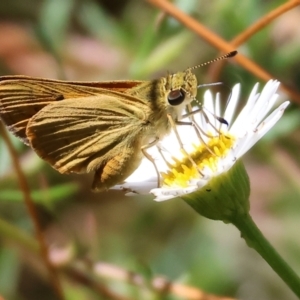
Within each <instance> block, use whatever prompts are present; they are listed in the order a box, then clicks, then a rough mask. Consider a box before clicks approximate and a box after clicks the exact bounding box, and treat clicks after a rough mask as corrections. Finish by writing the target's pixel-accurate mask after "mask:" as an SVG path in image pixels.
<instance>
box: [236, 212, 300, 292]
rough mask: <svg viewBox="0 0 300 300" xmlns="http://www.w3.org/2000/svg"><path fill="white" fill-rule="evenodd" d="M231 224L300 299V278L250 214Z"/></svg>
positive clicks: (238, 218)
mask: <svg viewBox="0 0 300 300" xmlns="http://www.w3.org/2000/svg"><path fill="white" fill-rule="evenodd" d="M231 223H232V224H233V225H235V226H236V227H237V228H238V229H239V230H240V232H241V234H242V238H244V239H245V241H246V243H247V245H248V246H249V247H251V248H253V249H254V250H256V251H257V252H258V253H259V254H260V255H261V256H262V257H263V259H264V260H265V261H266V262H267V263H268V264H269V266H270V267H271V268H272V269H273V270H274V271H275V272H276V273H277V274H278V276H279V277H280V278H281V279H282V280H283V281H284V282H285V283H286V284H287V285H288V286H289V287H290V289H291V290H292V291H293V292H294V293H295V294H296V295H297V296H298V297H299V298H300V278H299V276H298V275H297V274H296V273H295V272H294V271H293V270H292V269H291V268H290V266H289V265H288V264H287V263H286V262H285V261H284V260H283V259H282V257H281V256H280V255H279V254H278V253H277V251H276V250H275V249H274V248H273V247H272V246H271V244H270V243H269V242H268V241H267V240H266V238H265V237H264V236H263V234H262V233H261V231H260V230H259V228H258V227H257V226H256V224H255V223H254V221H253V219H252V218H251V216H250V215H249V214H246V215H243V216H240V217H237V218H236V219H235V220H232V221H231Z"/></svg>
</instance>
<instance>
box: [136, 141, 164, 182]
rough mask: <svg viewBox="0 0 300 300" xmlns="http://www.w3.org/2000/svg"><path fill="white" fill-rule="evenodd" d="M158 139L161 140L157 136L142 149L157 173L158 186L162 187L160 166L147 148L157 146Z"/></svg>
mask: <svg viewBox="0 0 300 300" xmlns="http://www.w3.org/2000/svg"><path fill="white" fill-rule="evenodd" d="M158 141H159V139H158V138H155V140H154V141H152V142H150V143H149V144H147V145H144V146H142V147H141V151H142V153H143V155H144V156H145V157H146V158H147V159H148V160H149V161H150V162H151V163H152V164H153V166H154V169H155V172H156V175H157V187H160V173H159V171H158V168H157V166H156V163H155V160H154V158H153V157H152V156H151V155H150V154H149V153H148V152H147V149H148V148H151V147H153V146H155V145H156V144H157V143H158Z"/></svg>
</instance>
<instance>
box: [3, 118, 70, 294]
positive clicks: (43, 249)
mask: <svg viewBox="0 0 300 300" xmlns="http://www.w3.org/2000/svg"><path fill="white" fill-rule="evenodd" d="M0 134H1V136H2V138H3V140H4V142H5V144H6V145H7V147H8V150H9V153H10V156H11V159H12V162H13V166H14V169H15V172H16V174H17V178H18V181H19V185H20V189H21V191H22V193H23V198H24V202H25V205H26V207H27V210H28V213H29V215H30V217H31V219H32V221H33V224H34V228H35V233H36V237H37V240H38V242H39V246H40V253H41V256H42V259H43V261H44V263H45V265H46V268H47V269H48V272H49V277H50V281H51V283H52V286H53V289H54V291H55V292H56V294H57V297H58V299H60V300H64V294H63V290H62V287H61V285H60V282H59V280H58V274H57V270H56V268H55V267H54V266H53V265H52V263H51V261H50V260H49V255H48V247H47V244H46V241H45V239H44V235H43V231H42V228H41V226H40V223H39V219H38V214H37V211H36V208H35V206H34V203H33V201H32V199H31V196H30V189H29V186H28V184H27V180H26V178H25V175H24V173H23V171H22V169H21V166H20V163H19V159H18V155H17V153H16V151H15V148H14V146H13V144H12V142H11V140H10V138H9V136H8V134H7V131H6V129H5V128H4V126H3V124H2V122H0Z"/></svg>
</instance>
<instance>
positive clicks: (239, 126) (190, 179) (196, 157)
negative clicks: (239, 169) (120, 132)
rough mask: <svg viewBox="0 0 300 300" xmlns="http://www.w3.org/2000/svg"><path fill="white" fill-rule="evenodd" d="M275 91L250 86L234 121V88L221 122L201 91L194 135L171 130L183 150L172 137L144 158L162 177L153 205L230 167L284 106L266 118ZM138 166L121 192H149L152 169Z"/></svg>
mask: <svg viewBox="0 0 300 300" xmlns="http://www.w3.org/2000/svg"><path fill="white" fill-rule="evenodd" d="M278 86H279V82H278V81H276V80H270V81H269V82H268V83H267V84H266V85H265V87H264V88H263V90H262V92H261V93H258V92H257V90H258V84H256V85H255V86H254V88H253V90H252V92H251V94H250V96H249V99H248V101H247V103H246V105H245V106H244V108H243V109H242V110H241V112H240V113H239V114H238V116H237V117H236V118H235V119H234V116H235V111H236V108H237V106H238V100H239V95H240V84H237V85H235V86H234V88H233V89H232V95H231V97H230V101H229V103H228V105H227V107H226V110H225V112H224V115H223V116H221V108H220V107H221V105H220V98H219V96H217V97H216V99H215V100H214V99H213V96H212V94H211V93H210V91H207V92H206V93H205V95H204V101H203V104H202V107H203V111H202V112H199V113H195V114H194V121H195V124H196V127H197V128H198V130H195V128H193V127H192V126H177V131H178V135H179V138H180V141H181V142H182V144H183V147H180V146H179V141H178V138H176V135H175V134H174V132H173V133H172V134H171V135H170V136H168V137H167V138H165V139H164V140H163V141H162V143H161V144H160V148H161V149H162V150H161V151H160V154H158V153H157V152H156V153H155V151H156V150H155V149H152V152H150V154H151V155H152V157H154V159H155V162H156V165H157V167H158V169H159V170H160V171H161V175H162V180H161V182H162V184H161V187H160V188H154V189H152V190H151V193H152V194H153V195H155V197H156V198H155V200H156V201H164V200H168V199H172V198H175V197H183V196H184V195H187V194H189V193H192V192H195V191H197V190H199V189H201V188H202V187H204V186H206V185H207V184H208V183H209V182H210V181H211V180H212V178H215V177H218V176H219V175H221V174H223V173H225V172H227V171H228V170H230V169H231V167H232V166H233V165H234V164H235V163H236V161H238V160H239V158H240V157H241V156H242V155H243V154H245V153H246V152H247V151H248V150H249V149H250V148H251V147H252V146H253V145H254V144H255V143H256V142H257V141H258V140H259V139H260V138H261V137H263V136H264V135H265V134H266V133H267V132H268V131H269V130H270V129H271V128H272V127H273V126H274V125H275V123H276V122H277V121H278V120H279V119H280V118H281V116H282V114H283V112H284V110H285V108H286V107H287V106H288V104H289V102H288V101H286V102H284V103H282V104H281V105H280V106H279V107H278V108H276V109H275V110H273V111H272V112H271V110H272V108H273V107H274V104H275V102H276V100H277V98H278V94H276V91H277V89H278ZM194 109H197V108H194ZM196 131H198V135H197V134H196V133H197V132H196ZM199 135H200V138H199ZM182 148H183V149H184V151H183V150H182ZM161 153H162V154H163V156H164V159H162V156H161ZM143 164H144V167H143ZM143 164H142V165H141V167H139V169H138V170H137V171H136V172H135V173H134V174H133V175H132V176H130V177H129V178H128V179H127V180H126V183H125V184H124V185H122V186H121V187H122V188H123V189H125V190H126V191H132V192H136V193H145V192H146V189H149V187H151V185H152V186H155V184H156V182H157V179H156V173H155V172H154V168H153V166H152V165H151V163H150V162H148V161H144V162H143ZM151 170H153V173H151ZM137 179H139V180H137ZM138 181H139V182H138ZM143 185H144V188H143ZM145 187H146V189H145ZM148 191H149V190H148Z"/></svg>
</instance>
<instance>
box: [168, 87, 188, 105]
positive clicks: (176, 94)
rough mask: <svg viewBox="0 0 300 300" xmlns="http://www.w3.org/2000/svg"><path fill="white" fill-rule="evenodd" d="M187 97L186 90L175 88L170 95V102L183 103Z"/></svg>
mask: <svg viewBox="0 0 300 300" xmlns="http://www.w3.org/2000/svg"><path fill="white" fill-rule="evenodd" d="M184 98H185V92H184V91H183V90H182V89H180V90H174V91H171V92H170V93H169V95H168V102H169V104H170V105H172V106H176V105H179V104H181V103H182V102H183V101H184Z"/></svg>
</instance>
